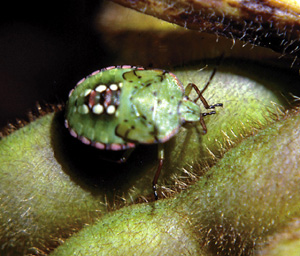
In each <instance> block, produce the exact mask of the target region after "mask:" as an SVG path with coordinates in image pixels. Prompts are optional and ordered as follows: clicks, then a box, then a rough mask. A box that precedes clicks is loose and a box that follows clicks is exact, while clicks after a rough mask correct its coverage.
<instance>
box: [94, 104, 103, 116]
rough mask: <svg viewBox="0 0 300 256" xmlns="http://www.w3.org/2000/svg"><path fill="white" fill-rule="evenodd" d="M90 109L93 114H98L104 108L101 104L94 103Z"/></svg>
mask: <svg viewBox="0 0 300 256" xmlns="http://www.w3.org/2000/svg"><path fill="white" fill-rule="evenodd" d="M92 110H93V113H94V114H97V115H100V114H102V113H103V110H104V108H103V106H102V105H101V104H96V105H95V106H93V109H92Z"/></svg>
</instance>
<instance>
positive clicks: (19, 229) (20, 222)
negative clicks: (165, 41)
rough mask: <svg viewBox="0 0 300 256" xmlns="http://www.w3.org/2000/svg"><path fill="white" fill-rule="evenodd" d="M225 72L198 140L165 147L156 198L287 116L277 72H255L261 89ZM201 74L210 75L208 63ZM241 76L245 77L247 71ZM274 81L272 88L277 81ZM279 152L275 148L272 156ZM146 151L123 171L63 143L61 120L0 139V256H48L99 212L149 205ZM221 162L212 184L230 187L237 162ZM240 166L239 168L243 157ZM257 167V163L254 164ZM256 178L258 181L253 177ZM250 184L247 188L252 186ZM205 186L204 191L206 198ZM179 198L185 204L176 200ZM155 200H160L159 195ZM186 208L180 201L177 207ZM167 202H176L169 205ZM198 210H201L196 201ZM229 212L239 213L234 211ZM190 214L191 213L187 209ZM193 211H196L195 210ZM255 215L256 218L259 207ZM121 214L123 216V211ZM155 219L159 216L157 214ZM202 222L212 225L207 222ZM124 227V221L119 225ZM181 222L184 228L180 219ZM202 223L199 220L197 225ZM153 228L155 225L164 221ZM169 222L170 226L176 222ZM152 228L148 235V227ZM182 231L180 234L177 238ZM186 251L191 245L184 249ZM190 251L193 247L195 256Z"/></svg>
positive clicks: (182, 136)
mask: <svg viewBox="0 0 300 256" xmlns="http://www.w3.org/2000/svg"><path fill="white" fill-rule="evenodd" d="M230 63H231V64H230ZM227 64H229V66H228V67H227V68H223V66H222V65H223V64H222V65H221V66H220V67H219V68H218V70H219V71H218V73H217V75H216V76H215V77H214V79H213V82H212V84H211V85H210V87H209V89H208V90H207V91H206V92H205V97H206V98H207V99H208V101H209V102H210V103H211V104H212V103H216V102H223V103H224V108H218V109H217V110H216V111H217V114H216V115H213V116H209V117H207V118H206V122H207V128H208V134H206V135H203V134H202V130H201V127H200V126H199V127H198V129H196V128H195V127H186V128H182V130H181V131H180V133H179V134H178V135H177V136H175V137H174V139H172V140H171V141H170V142H168V143H166V145H165V146H166V163H165V165H164V168H163V171H162V176H161V178H160V179H159V185H160V186H162V185H163V184H165V186H164V187H163V188H162V190H161V191H162V192H163V193H164V194H168V193H169V192H170V191H171V192H170V193H171V194H172V193H173V192H172V191H173V190H180V188H182V187H184V188H185V187H186V186H187V185H188V184H189V183H190V181H188V180H186V178H189V177H191V176H200V175H201V174H203V173H205V172H206V170H207V169H208V168H209V166H210V165H211V164H212V163H215V162H216V161H217V160H218V159H220V158H221V157H222V156H223V154H224V153H225V152H226V151H228V150H229V149H230V148H232V147H233V146H234V145H238V143H240V141H241V140H242V139H243V138H245V137H247V136H250V135H253V134H255V133H257V132H258V130H259V129H263V128H264V127H265V128H266V127H268V126H270V125H271V124H272V123H274V122H275V121H278V120H280V119H282V117H283V112H282V110H283V109H284V106H285V107H287V106H288V101H287V100H286V98H285V97H283V95H286V96H288V94H287V93H286V91H289V90H290V89H288V88H286V89H285V90H281V92H280V93H279V89H278V88H276V83H275V82H277V83H279V84H280V83H281V82H282V79H284V77H285V76H284V72H283V71H282V73H279V71H278V73H277V75H276V76H274V79H273V80H272V79H270V76H271V75H270V74H271V73H268V72H267V71H266V70H267V69H266V70H265V71H264V72H263V73H264V75H265V80H264V76H263V74H262V73H261V72H260V69H261V67H260V66H258V65H253V66H252V68H253V69H254V70H255V68H257V77H259V79H253V76H252V77H251V79H250V78H249V77H247V76H245V74H244V73H243V76H242V73H241V71H243V70H244V69H243V66H241V64H240V63H239V65H234V62H229V63H227ZM227 64H226V65H227ZM201 66H202V67H203V65H201ZM209 66H210V67H211V68H212V67H214V65H213V63H211V64H209ZM224 66H225V64H224ZM247 67H248V68H250V65H249V63H248V64H247ZM211 68H210V69H205V70H202V71H199V69H200V68H199V67H190V68H185V69H183V70H174V72H175V74H176V75H178V77H179V78H180V79H181V81H182V82H183V83H184V84H187V83H188V82H195V83H196V82H197V84H205V81H207V79H208V77H209V76H210V74H211V71H212V69H211ZM272 70H274V69H272ZM243 72H244V71H243ZM269 72H271V70H270V71H269ZM254 73H255V72H254ZM281 75H282V79H280V76H281ZM254 78H255V77H254ZM289 79H290V85H291V88H293V87H294V86H295V84H297V77H296V76H295V77H294V78H293V76H292V75H291V76H290V77H289ZM251 81H252V82H251ZM242 83H246V85H247V86H250V87H251V90H250V89H247V86H246V85H245V87H243V86H242ZM191 97H193V95H192V96H191ZM290 100H291V99H290ZM204 111H205V109H203V112H204ZM227 120H229V121H227ZM253 138H256V137H253ZM252 142H253V143H254V142H255V141H252ZM270 143H272V140H270ZM280 143H281V142H278V143H277V144H276V145H278V146H280V145H281V144H280ZM254 145H256V144H254ZM270 145H271V144H270ZM156 149H157V148H156V145H152V146H142V145H141V146H139V148H138V149H137V150H136V152H134V153H133V154H132V156H131V157H130V159H129V160H128V162H127V163H126V164H123V165H120V164H117V163H114V162H110V161H104V160H103V157H111V152H103V151H99V150H97V149H94V148H92V147H89V146H86V145H84V144H82V143H81V142H80V141H77V140H76V139H74V138H73V137H72V136H70V134H69V133H68V131H67V129H66V128H65V127H64V113H63V111H58V112H56V113H50V114H46V115H45V116H43V117H40V118H38V119H37V120H35V121H33V122H31V123H30V124H28V125H26V126H25V127H23V128H21V129H19V130H17V131H15V132H13V133H11V134H10V135H8V136H7V137H4V138H2V139H1V141H0V162H1V166H0V177H1V178H0V187H1V190H0V200H1V208H0V216H1V218H0V225H1V227H2V228H1V231H0V237H1V243H2V245H3V246H2V251H3V253H7V254H9V253H13V254H18V253H19V254H20V255H22V254H24V253H39V252H42V251H44V252H48V251H49V250H51V248H53V247H56V246H57V245H58V244H60V243H61V241H62V240H64V239H65V238H66V237H68V236H70V235H71V234H72V233H74V232H76V231H78V230H80V229H81V228H82V227H83V226H84V225H85V224H92V223H93V222H94V221H95V219H98V218H99V217H101V216H103V215H104V214H106V213H107V211H108V210H112V209H116V208H119V207H121V206H123V205H126V204H128V203H132V202H135V201H136V199H137V198H138V197H142V198H145V197H148V198H150V199H151V200H152V196H153V195H152V189H151V182H152V179H153V176H154V173H155V168H156V167H157V150H156ZM266 149H267V148H266ZM243 152H244V153H245V154H246V152H247V150H245V149H244V150H243ZM253 152H255V150H254V149H251V151H249V153H251V154H252V153H253ZM103 154H104V155H103ZM278 154H279V153H278ZM115 157H117V156H115ZM245 157H246V155H245ZM228 159H229V158H228V157H227V162H224V161H225V160H224V159H222V163H224V166H223V167H220V169H216V168H214V169H213V170H222V171H221V173H220V174H219V176H220V177H223V179H225V177H224V176H228V178H227V179H225V180H228V179H229V177H231V176H230V175H228V173H229V174H230V173H231V172H233V170H232V169H231V166H234V165H233V163H234V162H236V161H237V162H239V161H242V159H244V158H243V157H242V156H240V157H235V156H234V155H233V156H232V159H233V160H232V162H231V163H229V162H228V161H229V160H228ZM246 159H247V161H248V160H249V159H248V158H247V157H246ZM258 159H259V157H257V159H256V160H258ZM263 159H265V160H266V161H267V160H268V159H269V158H268V157H267V156H266V155H263ZM225 163H226V164H225ZM249 163H250V162H249ZM253 164H255V162H254V163H253ZM253 166H254V165H253ZM249 168H250V166H249ZM223 169H224V170H223ZM237 170H238V169H237ZM237 170H236V171H237ZM227 171H228V172H227ZM212 172H213V171H210V173H212ZM261 172H262V173H265V171H263V170H262V171H261ZM222 173H223V174H222ZM234 173H235V172H234ZM244 175H246V176H247V175H249V172H245V174H244ZM208 177H209V176H208ZM216 177H218V176H216ZM254 177H256V176H255V175H254V176H253V175H251V178H252V179H254ZM257 178H259V177H257ZM214 180H215V179H213V180H212V181H209V182H213V181H214ZM232 180H236V178H235V179H232ZM242 180H243V179H242ZM202 181H203V179H202V180H200V181H199V184H202V183H201V182H202ZM252 181H253V184H256V183H255V181H256V179H254V180H252ZM207 182H208V181H207ZM215 182H216V181H215ZM257 182H258V183H257V184H256V185H259V184H261V183H260V182H262V181H259V180H257ZM223 183H224V180H219V183H216V184H214V186H215V187H216V188H217V187H218V186H219V187H220V188H221V187H222V186H221V184H223ZM212 184H213V183H212ZM224 184H225V183H224ZM253 184H252V185H253ZM229 185H230V184H228V186H229ZM235 185H238V186H237V187H235ZM201 186H203V184H202V185H201ZM214 186H213V185H212V188H211V189H213V187H214ZM231 186H232V189H238V188H239V187H240V186H239V184H237V183H233V184H231ZM243 186H246V185H243ZM253 186H254V185H253ZM203 189H204V188H201V190H203ZM206 189H207V188H206ZM257 189H258V188H257ZM191 191H193V190H191ZM232 191H233V190H232ZM227 192H228V191H224V193H223V194H224V197H225V196H229V195H228V194H226V193H227ZM190 193H191V192H190ZM239 193H241V191H239ZM208 194H209V192H205V193H204V192H203V193H202V192H201V195H203V196H204V195H208ZM219 194H222V193H219ZM184 195H188V194H186V193H184ZM219 196H220V197H216V198H214V199H213V200H212V201H211V203H212V204H214V205H216V206H217V205H218V204H217V203H220V202H221V201H222V200H221V198H223V197H221V195H219ZM160 197H161V198H162V195H160ZM239 197H240V196H239ZM188 198H199V195H198V194H197V195H190V196H188ZM240 198H241V197H240ZM208 199H209V200H210V199H211V197H210V196H208V197H207V198H206V200H208ZM178 200H179V199H178ZM188 201H189V200H188V199H187V198H185V199H184V200H183V201H182V203H183V202H185V203H188ZM163 202H169V201H163ZM163 202H162V203H160V202H159V203H158V204H154V205H152V206H151V207H150V208H151V209H156V208H157V205H160V204H162V205H164V203H163ZM175 202H177V199H176V201H174V202H172V203H171V204H170V205H173V204H175ZM201 202H202V203H203V202H205V198H204V199H203V200H201ZM254 202H256V201H254ZM177 204H179V205H180V203H176V205H177ZM195 205H196V204H195ZM238 205H239V203H237V205H236V208H237V206H238ZM154 206H155V207H154ZM191 206H193V203H192V204H191V205H190V206H188V207H191ZM254 206H255V204H253V207H254ZM135 207H136V208H134V209H136V210H137V211H140V209H143V207H145V205H142V206H135ZM140 207H141V208H140ZM147 207H148V206H147V205H146V208H147ZM162 207H163V206H162ZM199 207H200V208H199V209H202V208H201V207H204V205H202V206H201V205H200V206H199ZM205 207H206V206H205ZM222 207H223V208H224V206H223V205H220V209H222ZM256 207H258V208H260V206H259V205H256ZM180 208H182V209H184V208H185V206H184V204H182V205H181V206H180V207H179V208H178V209H180ZM130 209H131V208H130ZM147 209H149V208H147ZM170 209H171V210H168V212H170V211H171V212H172V211H173V210H174V209H175V208H174V207H173V208H170ZM172 209H173V210H172ZM247 210H248V209H247ZM126 211H128V212H130V210H126ZM163 211H164V212H165V211H166V209H164V210H163ZM163 211H162V212H163ZM181 211H183V210H181ZM224 211H225V210H224ZM283 211H284V210H283ZM155 214H156V213H155ZM157 214H158V213H157ZM170 214H171V213H170ZM185 215H186V213H185ZM155 216H156V215H153V216H152V215H150V216H148V217H147V218H152V217H153V218H155V219H157V217H155ZM207 216H208V217H209V216H213V215H212V212H210V213H208V215H207ZM177 217H178V216H177ZM130 218H131V217H130V216H128V219H130ZM187 218H188V220H189V221H190V216H188V217H187ZM202 218H203V217H202V216H200V217H199V219H200V220H201V219H202ZM175 219H176V218H175ZM153 221H154V222H155V221H156V220H153ZM158 221H159V222H160V223H163V222H164V221H165V220H162V219H160V220H158ZM176 221H180V220H178V218H177V220H176ZM207 221H208V220H207ZM171 222H172V221H171ZM147 225H148V224H147ZM149 225H150V223H149ZM249 225H250V224H249ZM158 226H159V225H158ZM152 228H153V230H155V228H154V227H152ZM169 228H171V227H170V226H169ZM186 228H187V227H185V226H184V230H186ZM182 232H183V231H182ZM184 232H186V231H184ZM189 236H192V234H190V235H189ZM191 243H192V244H194V242H193V241H192V242H191ZM192 247H193V246H192ZM193 248H194V247H193ZM198 249H199V248H196V247H195V250H198ZM193 250H194V249H193Z"/></svg>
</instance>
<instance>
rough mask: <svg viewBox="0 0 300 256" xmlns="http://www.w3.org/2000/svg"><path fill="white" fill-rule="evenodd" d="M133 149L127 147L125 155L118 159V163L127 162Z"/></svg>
mask: <svg viewBox="0 0 300 256" xmlns="http://www.w3.org/2000/svg"><path fill="white" fill-rule="evenodd" d="M133 150H134V148H130V149H127V150H126V151H125V153H124V154H123V156H122V157H121V158H120V159H119V160H118V163H125V162H126V161H127V159H128V158H129V156H130V155H131V153H132V152H133Z"/></svg>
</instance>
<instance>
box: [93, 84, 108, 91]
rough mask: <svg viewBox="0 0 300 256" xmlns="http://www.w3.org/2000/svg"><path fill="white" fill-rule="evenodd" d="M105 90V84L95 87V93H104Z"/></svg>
mask: <svg viewBox="0 0 300 256" xmlns="http://www.w3.org/2000/svg"><path fill="white" fill-rule="evenodd" d="M106 89H107V86H106V85H105V84H101V85H98V86H97V87H96V89H95V91H96V92H100V93H101V92H104V91H105V90H106Z"/></svg>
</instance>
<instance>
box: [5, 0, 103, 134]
mask: <svg viewBox="0 0 300 256" xmlns="http://www.w3.org/2000/svg"><path fill="white" fill-rule="evenodd" d="M2 4H3V6H2V7H1V11H0V12H1V13H0V129H1V128H2V127H3V126H5V125H6V124H7V123H8V122H12V123H14V122H15V120H16V118H18V119H25V120H26V117H27V113H28V112H29V111H31V110H33V109H34V108H35V106H36V103H37V102H39V103H42V104H43V103H53V104H55V103H61V102H64V101H65V100H66V99H67V95H68V92H69V90H70V89H71V88H72V87H74V85H75V84H76V82H77V81H79V80H80V79H81V78H82V77H84V76H85V75H86V74H88V73H90V72H91V71H93V70H94V69H99V66H100V67H101V62H104V61H105V59H106V58H107V56H106V54H105V51H104V50H103V49H102V47H101V36H100V35H98V34H97V33H96V32H95V30H94V26H93V22H94V19H95V15H96V14H97V13H98V12H99V11H101V9H100V8H101V1H99V0H98V1H94V0H92V1H83V0H68V1H40V2H37V1H33V2H32V3H30V2H27V1H26V2H24V3H21V4H20V3H18V2H16V1H12V2H8V3H5V5H4V3H2Z"/></svg>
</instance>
